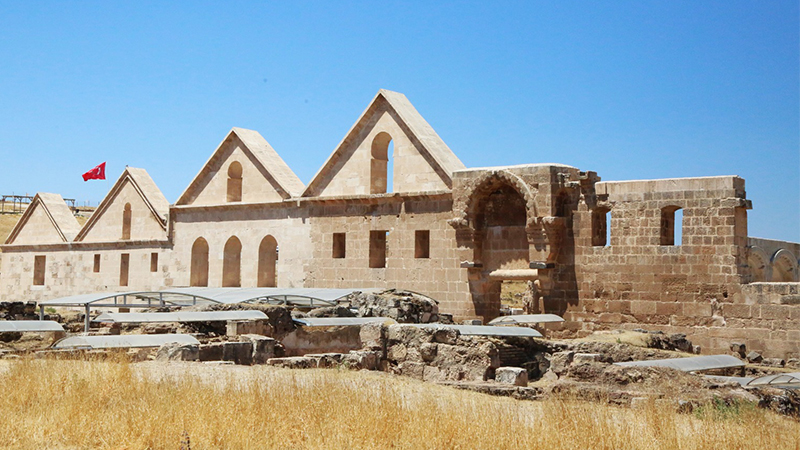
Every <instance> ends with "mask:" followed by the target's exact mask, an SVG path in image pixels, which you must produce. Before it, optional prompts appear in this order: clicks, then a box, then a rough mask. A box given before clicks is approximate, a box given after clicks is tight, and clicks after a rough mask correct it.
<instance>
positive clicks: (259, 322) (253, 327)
mask: <svg viewBox="0 0 800 450" xmlns="http://www.w3.org/2000/svg"><path fill="white" fill-rule="evenodd" d="M225 334H226V335H227V336H229V337H233V336H240V335H243V334H259V335H262V336H272V335H273V328H272V325H270V323H269V319H256V320H229V321H228V322H227V323H226V324H225Z"/></svg>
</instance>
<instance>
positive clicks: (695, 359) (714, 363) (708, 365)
mask: <svg viewBox="0 0 800 450" xmlns="http://www.w3.org/2000/svg"><path fill="white" fill-rule="evenodd" d="M614 364H615V365H617V366H640V367H670V368H672V369H677V370H680V371H683V372H696V371H701V370H713V369H729V368H734V367H744V362H742V361H741V360H740V359H739V358H736V357H733V356H730V355H708V356H692V357H689V358H671V359H651V360H647V361H630V362H618V363H614Z"/></svg>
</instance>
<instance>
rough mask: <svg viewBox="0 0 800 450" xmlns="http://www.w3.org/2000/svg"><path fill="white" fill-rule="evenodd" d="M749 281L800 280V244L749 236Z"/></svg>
mask: <svg viewBox="0 0 800 450" xmlns="http://www.w3.org/2000/svg"><path fill="white" fill-rule="evenodd" d="M747 249H748V259H747V265H748V273H747V280H746V281H748V282H759V281H775V282H793V281H800V273H798V272H800V271H798V262H800V260H798V258H800V244H798V243H795V242H785V241H777V240H773V239H762V238H753V237H749V238H747Z"/></svg>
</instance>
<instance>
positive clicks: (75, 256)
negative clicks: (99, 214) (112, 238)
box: [0, 242, 176, 302]
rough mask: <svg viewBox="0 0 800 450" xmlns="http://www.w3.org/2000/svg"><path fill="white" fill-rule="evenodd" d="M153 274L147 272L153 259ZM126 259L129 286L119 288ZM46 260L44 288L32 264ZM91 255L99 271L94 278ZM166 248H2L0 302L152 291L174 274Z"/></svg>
mask: <svg viewBox="0 0 800 450" xmlns="http://www.w3.org/2000/svg"><path fill="white" fill-rule="evenodd" d="M153 253H155V254H157V255H158V256H157V260H158V261H157V264H156V271H155V272H152V271H151V258H152V254H153ZM122 254H128V255H130V256H129V258H130V260H129V263H128V285H127V286H120V264H121V255H122ZM37 255H44V256H45V277H44V285H41V286H36V285H34V284H33V272H34V270H33V266H34V258H35V257H36V256H37ZM95 255H99V258H100V264H99V271H98V272H95V271H94V268H95ZM170 256H171V253H170V249H169V246H168V243H167V242H162V243H150V244H148V245H143V244H142V245H130V246H124V245H122V244H118V245H104V246H100V245H95V246H90V245H75V244H60V245H51V246H37V248H29V247H27V246H18V247H16V248H12V247H11V246H6V247H5V248H4V249H3V252H2V253H0V274H2V276H1V277H0V300H1V301H36V302H38V301H41V300H48V299H53V298H58V297H65V296H70V295H79V294H88V293H93V292H115V291H133V290H154V289H160V288H162V287H163V286H170V285H172V283H173V280H174V278H175V275H176V272H175V270H174V268H173V267H172V265H171V263H170Z"/></svg>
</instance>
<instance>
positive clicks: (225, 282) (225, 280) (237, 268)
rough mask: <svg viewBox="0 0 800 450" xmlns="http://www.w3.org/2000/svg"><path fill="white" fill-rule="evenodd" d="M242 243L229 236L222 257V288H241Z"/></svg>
mask: <svg viewBox="0 0 800 450" xmlns="http://www.w3.org/2000/svg"><path fill="white" fill-rule="evenodd" d="M241 267H242V243H241V242H240V241H239V238H237V237H236V236H231V238H230V239H228V242H226V243H225V249H224V250H223V255H222V287H241V286H242V277H241Z"/></svg>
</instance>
